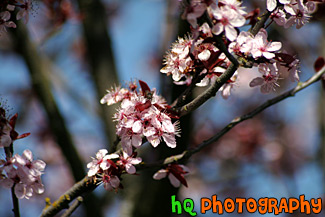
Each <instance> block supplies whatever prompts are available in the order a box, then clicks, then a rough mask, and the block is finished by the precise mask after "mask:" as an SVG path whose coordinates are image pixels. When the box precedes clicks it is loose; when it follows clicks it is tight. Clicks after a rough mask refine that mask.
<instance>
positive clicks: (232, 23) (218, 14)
mask: <svg viewBox="0 0 325 217" xmlns="http://www.w3.org/2000/svg"><path fill="white" fill-rule="evenodd" d="M211 12H212V15H213V16H214V18H215V19H216V20H218V21H219V22H218V23H217V24H216V25H214V26H213V28H212V32H213V34H215V35H220V34H221V33H222V32H223V31H225V35H226V37H227V38H228V39H229V40H230V41H234V40H235V39H236V37H237V31H236V29H235V27H241V26H243V25H244V24H245V22H246V19H245V18H244V17H243V16H242V15H241V14H240V13H237V12H236V11H235V10H233V9H231V8H230V7H229V6H227V5H225V6H223V7H222V8H219V7H214V8H212V9H211Z"/></svg>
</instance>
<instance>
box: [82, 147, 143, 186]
mask: <svg viewBox="0 0 325 217" xmlns="http://www.w3.org/2000/svg"><path fill="white" fill-rule="evenodd" d="M107 153H108V151H107V150H106V149H100V150H99V151H98V152H97V153H96V158H93V160H92V161H91V162H90V163H88V164H87V168H89V170H88V176H89V177H96V179H98V180H99V182H100V183H103V185H104V188H105V189H106V190H109V191H111V190H117V189H118V188H121V187H122V185H121V183H120V179H121V175H122V173H123V172H126V173H128V174H135V173H136V169H135V167H134V165H136V164H139V163H141V162H142V159H141V158H140V157H135V155H136V153H135V152H134V153H133V154H132V155H131V156H129V155H128V154H127V153H126V152H122V154H121V155H118V154H107ZM114 161H115V162H114Z"/></svg>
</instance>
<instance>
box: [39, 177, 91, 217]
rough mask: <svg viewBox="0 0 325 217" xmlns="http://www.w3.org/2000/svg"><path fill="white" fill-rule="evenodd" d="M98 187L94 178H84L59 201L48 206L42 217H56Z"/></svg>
mask: <svg viewBox="0 0 325 217" xmlns="http://www.w3.org/2000/svg"><path fill="white" fill-rule="evenodd" d="M96 187H97V183H96V182H95V181H94V179H93V178H89V177H88V176H86V177H84V178H83V179H82V180H81V181H79V182H77V183H76V184H74V185H73V186H72V187H71V188H70V189H69V190H68V191H67V192H65V193H64V194H63V195H62V196H61V197H60V198H59V199H58V200H56V201H55V202H53V203H52V204H50V205H49V206H47V207H46V208H45V209H44V210H43V212H42V215H41V217H50V216H54V215H56V214H57V213H58V212H60V211H61V210H62V209H66V208H68V207H69V203H70V202H71V201H73V200H74V199H75V198H77V197H78V196H80V195H82V194H85V193H87V192H91V191H93V190H94V189H95V188H96Z"/></svg>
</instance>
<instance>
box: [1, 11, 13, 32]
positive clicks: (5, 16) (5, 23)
mask: <svg viewBox="0 0 325 217" xmlns="http://www.w3.org/2000/svg"><path fill="white" fill-rule="evenodd" d="M10 16H11V15H10V12H9V11H4V12H1V13H0V35H1V33H2V32H6V31H7V30H6V27H11V28H16V24H15V23H14V22H12V21H8V20H9V19H10Z"/></svg>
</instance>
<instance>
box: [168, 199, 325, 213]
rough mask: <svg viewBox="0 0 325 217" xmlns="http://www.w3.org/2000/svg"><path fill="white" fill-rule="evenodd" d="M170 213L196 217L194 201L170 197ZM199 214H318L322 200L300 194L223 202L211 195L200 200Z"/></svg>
mask: <svg viewBox="0 0 325 217" xmlns="http://www.w3.org/2000/svg"><path fill="white" fill-rule="evenodd" d="M171 206H172V213H176V214H182V212H183V211H184V212H187V213H188V214H190V215H191V216H196V215H197V212H196V211H194V201H193V200H192V199H190V198H186V199H184V200H183V202H181V201H178V200H176V196H175V195H173V196H172V197H171ZM199 210H200V213H201V214H205V213H206V212H207V211H212V212H213V213H215V214H219V215H222V214H224V213H234V212H235V213H239V214H241V213H243V212H244V210H246V211H247V212H248V213H256V212H258V213H259V214H266V213H273V214H274V215H279V214H281V213H290V214H292V213H294V212H300V213H304V214H308V215H309V214H319V213H321V212H322V198H316V199H315V198H311V199H310V200H305V195H304V194H302V195H300V196H299V198H293V197H290V198H284V197H283V198H281V199H277V198H273V197H263V198H259V199H257V200H256V199H254V198H235V199H232V198H226V199H225V200H224V201H221V200H218V199H217V195H212V196H211V198H207V197H202V198H201V200H200V207H199Z"/></svg>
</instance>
